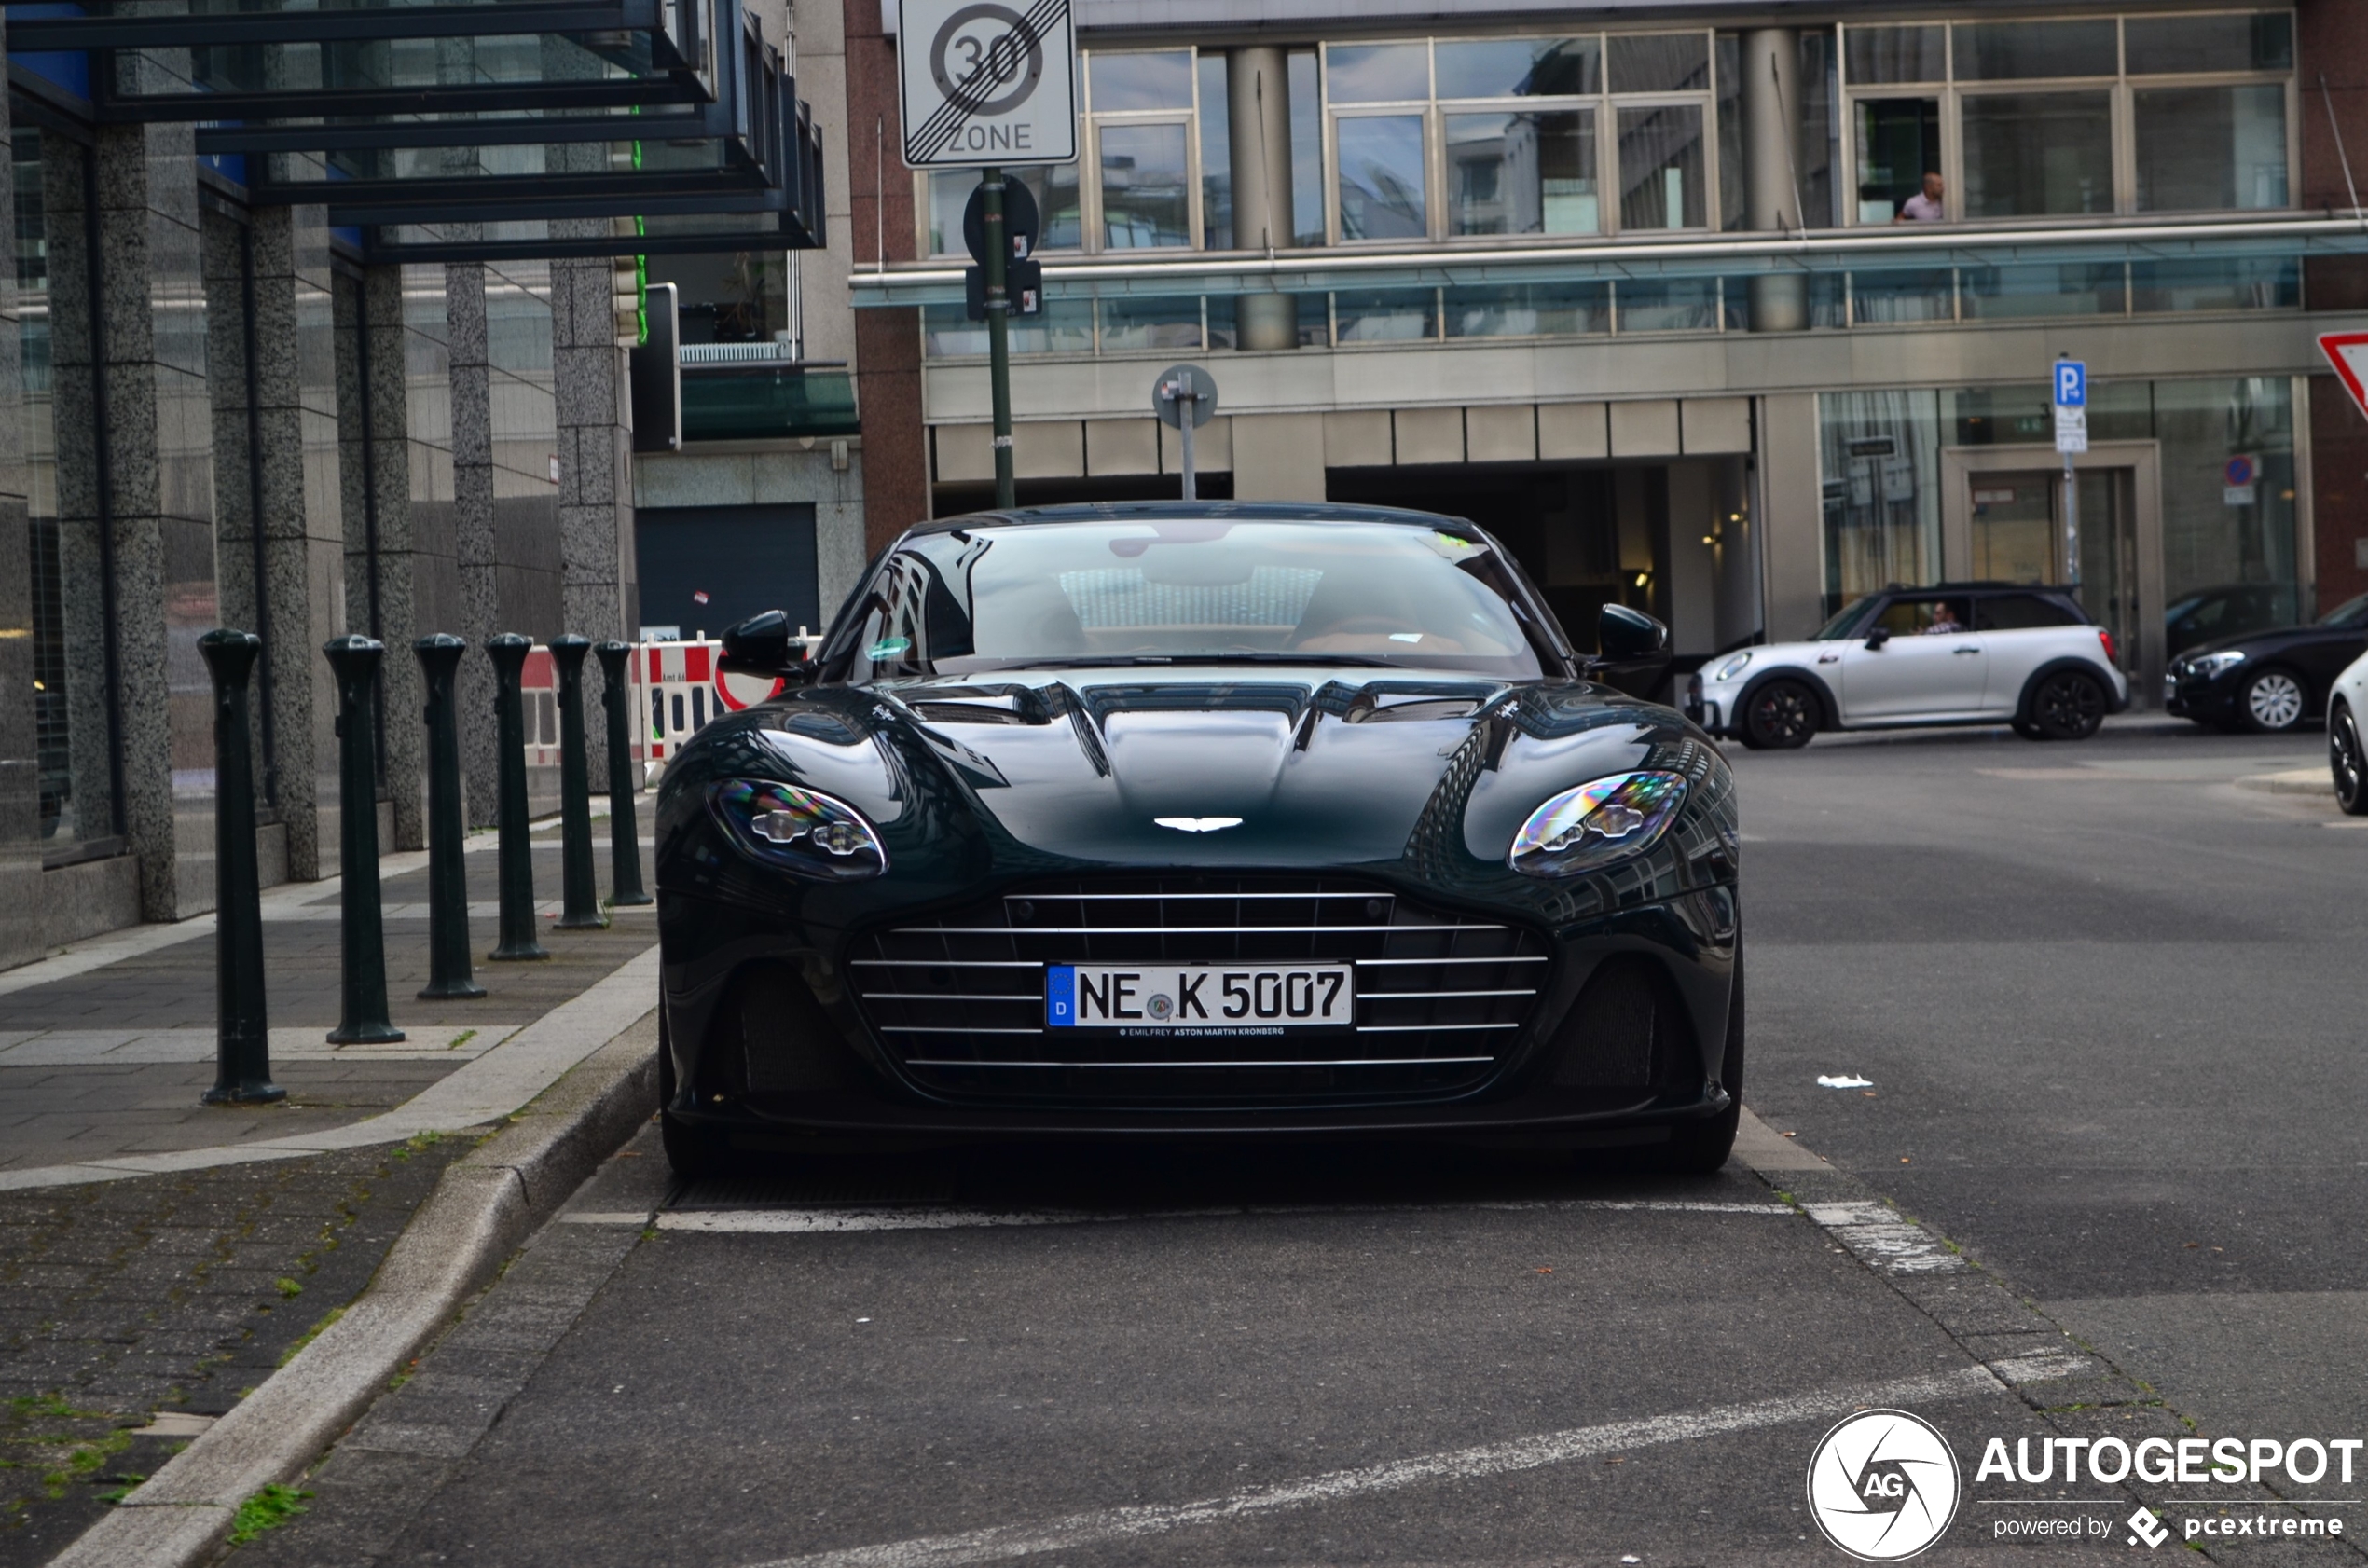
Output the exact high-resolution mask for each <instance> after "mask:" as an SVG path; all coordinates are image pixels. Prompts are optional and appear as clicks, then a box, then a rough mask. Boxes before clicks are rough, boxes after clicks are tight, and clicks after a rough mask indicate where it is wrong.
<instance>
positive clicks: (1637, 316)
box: [1618, 278, 1718, 332]
mask: <svg viewBox="0 0 2368 1568" xmlns="http://www.w3.org/2000/svg"><path fill="white" fill-rule="evenodd" d="M1618 306H1619V329H1620V331H1622V332H1709V331H1713V330H1714V329H1715V328H1716V327H1717V325H1718V280H1717V279H1715V278H1641V279H1623V280H1621V282H1620V284H1619V288H1618Z"/></svg>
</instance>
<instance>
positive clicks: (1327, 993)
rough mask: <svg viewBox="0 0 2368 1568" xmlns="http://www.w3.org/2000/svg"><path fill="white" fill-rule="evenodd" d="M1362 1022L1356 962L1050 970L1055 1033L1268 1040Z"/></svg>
mask: <svg viewBox="0 0 2368 1568" xmlns="http://www.w3.org/2000/svg"><path fill="white" fill-rule="evenodd" d="M1355 1023H1356V969H1355V966H1353V965H1350V964H1131V965H1118V964H1053V965H1051V966H1049V967H1048V968H1047V969H1046V970H1045V973H1044V1024H1045V1026H1046V1027H1047V1028H1053V1029H1127V1030H1138V1031H1142V1032H1145V1033H1154V1034H1194V1035H1243V1034H1257V1035H1270V1034H1276V1033H1279V1032H1281V1031H1283V1030H1286V1029H1345V1028H1348V1027H1350V1026H1351V1025H1354V1024H1355Z"/></svg>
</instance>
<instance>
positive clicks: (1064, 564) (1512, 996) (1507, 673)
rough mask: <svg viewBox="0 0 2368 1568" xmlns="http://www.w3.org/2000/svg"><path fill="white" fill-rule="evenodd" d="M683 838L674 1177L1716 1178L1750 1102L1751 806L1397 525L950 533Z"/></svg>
mask: <svg viewBox="0 0 2368 1568" xmlns="http://www.w3.org/2000/svg"><path fill="white" fill-rule="evenodd" d="M784 631H785V626H784V625H783V623H782V621H781V619H780V617H779V616H778V615H767V616H759V617H757V618H756V619H754V620H752V621H749V622H744V623H742V624H741V625H740V626H737V627H736V628H734V630H733V632H732V633H731V634H730V635H729V636H728V637H727V639H726V643H725V650H724V661H725V667H726V668H728V669H737V670H738V671H740V672H742V673H750V674H764V673H770V674H776V675H778V676H779V677H780V678H781V680H782V687H781V689H780V691H779V692H778V695H776V696H775V697H774V698H772V699H771V700H769V701H767V702H764V703H763V704H761V705H759V706H757V707H755V708H750V709H749V710H748V711H746V712H742V713H738V714H735V715H732V716H731V717H729V718H726V719H723V720H720V721H718V722H714V723H711V724H709V726H708V727H707V728H706V729H705V730H703V731H701V732H700V733H699V734H698V736H696V737H695V739H693V740H692V741H691V742H690V743H689V744H687V745H686V746H685V747H684V748H683V749H682V750H681V753H680V754H679V755H678V756H677V757H676V759H675V760H674V762H673V763H672V764H671V765H670V766H669V767H668V770H667V774H666V777H665V779H664V781H663V783H662V785H661V787H660V791H659V805H658V835H659V836H658V851H657V867H658V871H657V880H658V906H659V907H658V918H659V928H660V933H661V940H662V942H663V945H664V955H663V956H664V975H665V978H664V1004H665V1005H664V1010H663V1013H662V1030H663V1037H664V1043H663V1045H662V1048H661V1062H662V1070H661V1076H662V1080H663V1082H662V1089H663V1093H664V1100H665V1113H664V1115H665V1134H666V1146H667V1149H668V1155H669V1156H670V1157H671V1159H672V1160H673V1162H675V1164H676V1166H677V1167H678V1168H680V1169H681V1170H684V1171H685V1172H708V1171H712V1170H715V1169H717V1168H719V1167H720V1166H722V1165H723V1163H724V1162H726V1161H727V1160H728V1159H729V1158H730V1157H731V1156H732V1155H733V1154H734V1153H735V1152H736V1151H750V1152H756V1151H767V1150H770V1151H790V1152H807V1153H816V1154H820V1153H828V1152H832V1151H837V1150H846V1149H849V1148H869V1149H879V1148H898V1147H906V1146H911V1145H916V1144H944V1143H963V1142H972V1141H977V1140H984V1139H1025V1140H1034V1141H1038V1142H1043V1141H1049V1140H1077V1139H1087V1138H1101V1139H1114V1138H1138V1137H1160V1138H1170V1139H1175V1138H1186V1139H1232V1140H1246V1139H1271V1138H1296V1139H1307V1138H1336V1137H1361V1138H1388V1139H1404V1138H1450V1139H1455V1140H1460V1141H1465V1142H1474V1143H1485V1144H1530V1145H1536V1144H1545V1145H1549V1146H1560V1147H1574V1148H1575V1147H1583V1146H1590V1145H1593V1146H1616V1147H1617V1146H1635V1147H1636V1148H1638V1149H1639V1150H1640V1151H1645V1150H1649V1151H1650V1153H1651V1155H1652V1157H1653V1158H1655V1159H1656V1160H1658V1161H1659V1162H1664V1163H1666V1164H1672V1165H1675V1166H1679V1167H1684V1168H1710V1167H1714V1166H1716V1165H1717V1164H1719V1163H1720V1162H1723V1161H1724V1160H1725V1159H1726V1157H1727V1154H1728V1148H1729V1145H1730V1144H1731V1143H1732V1141H1733V1138H1734V1134H1735V1126H1736V1119H1737V1116H1738V1114H1739V1102H1738V1100H1737V1095H1738V1094H1739V1093H1741V1090H1742V1070H1743V987H1742V922H1741V916H1740V912H1739V908H1738V904H1737V864H1738V854H1737V833H1736V825H1735V823H1736V818H1735V800H1734V791H1733V785H1732V782H1731V778H1730V776H1729V774H1728V767H1727V763H1726V762H1725V760H1724V759H1723V758H1722V757H1721V755H1720V754H1719V751H1718V749H1717V748H1716V746H1715V745H1714V744H1713V743H1712V742H1711V740H1710V739H1709V737H1708V736H1705V735H1703V734H1702V732H1701V731H1700V730H1699V729H1698V728H1696V727H1695V726H1694V725H1692V724H1690V723H1688V722H1687V721H1686V719H1685V718H1684V717H1682V716H1681V715H1679V714H1678V713H1676V712H1674V711H1673V710H1671V709H1670V708H1664V707H1660V706H1659V705H1657V704H1654V703H1651V702H1647V701H1644V700H1642V699H1640V698H1637V697H1634V696H1631V695H1624V694H1623V693H1621V692H1619V691H1618V690H1615V689H1613V688H1612V687H1610V686H1608V685H1606V684H1603V683H1600V682H1599V681H1594V680H1590V673H1595V674H1602V673H1604V668H1603V667H1604V663H1605V661H1606V660H1612V661H1619V660H1626V661H1630V662H1631V665H1632V664H1633V663H1634V662H1636V661H1644V662H1646V663H1650V662H1651V661H1653V660H1654V659H1656V658H1657V657H1659V658H1665V654H1663V653H1662V649H1663V647H1664V645H1665V642H1666V633H1665V632H1664V631H1663V629H1662V628H1661V626H1659V623H1658V622H1655V621H1653V620H1652V619H1651V618H1650V617H1648V616H1645V615H1643V614H1642V613H1640V612H1636V611H1632V610H1626V609H1622V608H1620V607H1618V606H1613V607H1608V608H1607V609H1606V610H1605V612H1604V620H1603V623H1602V625H1601V626H1600V627H1599V640H1600V641H1601V643H1602V645H1603V653H1604V656H1605V657H1604V659H1590V658H1586V657H1582V656H1581V655H1580V654H1579V653H1576V652H1575V651H1574V649H1573V648H1572V646H1571V644H1570V642H1569V640H1567V639H1566V638H1565V637H1564V635H1563V631H1562V629H1561V628H1560V627H1559V626H1556V624H1555V622H1554V619H1553V616H1552V615H1551V614H1550V613H1549V612H1548V611H1547V609H1546V607H1545V605H1544V602H1543V601H1542V599H1541V598H1540V597H1539V595H1538V594H1537V592H1536V590H1535V588H1533V587H1532V586H1531V585H1530V584H1529V582H1528V581H1527V580H1526V579H1525V578H1524V577H1523V576H1522V574H1521V570H1520V568H1519V567H1518V566H1517V565H1516V564H1515V563H1514V561H1513V560H1512V558H1511V557H1509V556H1508V554H1507V553H1506V552H1505V551H1504V550H1503V549H1502V548H1500V547H1499V546H1498V545H1497V543H1495V542H1494V540H1493V539H1491V538H1490V537H1489V536H1488V535H1487V534H1486V533H1485V532H1483V531H1481V530H1479V529H1476V528H1474V527H1472V526H1471V525H1470V524H1469V523H1466V522H1462V521H1459V520H1456V519H1453V518H1450V517H1444V516H1432V515H1430V514H1425V513H1414V512H1399V511H1391V510H1386V509H1380V508H1365V507H1344V506H1322V505H1286V504H1251V503H1231V502H1206V503H1192V502H1182V503H1177V502H1160V503H1144V504H1110V505H1095V506H1067V507H1053V508H1043V509H1030V510H1020V511H1013V512H1005V513H988V514H980V515H976V516H962V517H951V518H944V519H940V520H938V521H935V522H931V523H927V524H924V525H922V526H920V527H917V528H916V529H914V530H912V531H911V532H909V533H907V534H906V535H905V536H904V537H903V538H902V539H900V540H899V541H898V542H897V543H895V544H894V545H893V546H891V547H890V548H888V550H887V551H885V552H883V553H882V555H881V556H880V557H879V558H878V559H877V560H875V561H874V563H873V565H872V566H871V568H870V570H869V571H867V572H866V574H865V576H864V578H863V580H862V582H861V584H860V586H859V587H858V588H857V589H856V591H855V593H854V594H853V595H852V596H851V598H849V599H848V601H847V606H846V608H845V609H843V610H842V611H841V612H839V615H838V618H837V621H836V622H835V624H834V625H833V626H832V628H831V630H830V632H829V634H828V636H827V638H826V639H825V640H824V642H823V644H822V646H821V648H820V649H819V653H818V655H817V656H816V657H815V658H814V659H812V660H811V661H810V662H808V661H801V660H798V659H797V658H795V656H794V655H793V654H792V651H791V646H790V643H789V641H788V640H787V638H786V637H785V636H784Z"/></svg>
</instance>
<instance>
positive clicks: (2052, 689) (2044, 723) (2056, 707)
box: [2030, 669, 2105, 740]
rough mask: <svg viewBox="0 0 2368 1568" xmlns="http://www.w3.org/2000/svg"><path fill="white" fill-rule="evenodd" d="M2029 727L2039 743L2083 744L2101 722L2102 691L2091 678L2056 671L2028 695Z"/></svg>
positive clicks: (2102, 710)
mask: <svg viewBox="0 0 2368 1568" xmlns="http://www.w3.org/2000/svg"><path fill="white" fill-rule="evenodd" d="M2030 717H2031V727H2032V728H2034V729H2036V730H2037V731H2038V732H2039V736H2038V738H2039V739H2042V740H2086V739H2087V738H2088V737H2089V736H2092V735H2095V734H2096V733H2097V729H2098V726H2099V725H2100V724H2102V723H2103V722H2105V688H2104V687H2103V686H2102V685H2100V683H2099V682H2098V680H2097V678H2096V677H2095V676H2093V675H2084V674H2082V673H2081V672H2080V671H2079V670H2076V669H2059V670H2058V671H2057V672H2056V673H2055V674H2053V675H2050V676H2048V677H2046V678H2045V679H2044V680H2043V681H2040V683H2039V689H2038V690H2037V691H2035V692H2033V693H2031V713H2030Z"/></svg>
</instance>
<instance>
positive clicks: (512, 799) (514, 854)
mask: <svg viewBox="0 0 2368 1568" xmlns="http://www.w3.org/2000/svg"><path fill="white" fill-rule="evenodd" d="M533 646H534V644H532V643H531V642H529V641H528V640H526V639H525V638H523V637H520V636H519V635H518V634H517V633H516V632H514V631H505V632H503V633H502V634H501V635H500V636H498V637H490V638H488V639H487V640H486V643H485V651H486V653H487V654H488V655H489V657H490V658H491V659H492V660H493V683H494V684H493V717H494V729H495V732H496V734H495V739H494V743H495V744H496V745H497V746H499V747H500V748H501V750H502V759H501V761H502V770H501V779H502V785H501V788H502V798H501V800H500V802H499V803H498V812H497V817H498V820H499V823H500V828H501V843H500V845H499V846H498V849H497V855H498V858H499V860H501V869H502V942H501V945H500V946H498V947H496V948H495V949H494V950H493V951H492V952H490V953H489V954H487V955H486V956H487V957H488V958H490V959H493V960H494V961H496V962H509V961H511V960H523V959H529V958H548V957H549V956H551V955H550V954H549V953H547V952H545V951H544V946H543V944H542V943H541V942H537V941H536V940H535V930H534V846H533V844H532V843H531V842H530V840H529V839H528V838H527V816H526V701H525V699H524V698H523V697H521V696H520V695H518V681H519V678H520V677H521V676H523V675H524V674H525V673H526V655H527V650H529V649H530V648H532V647H533Z"/></svg>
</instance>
